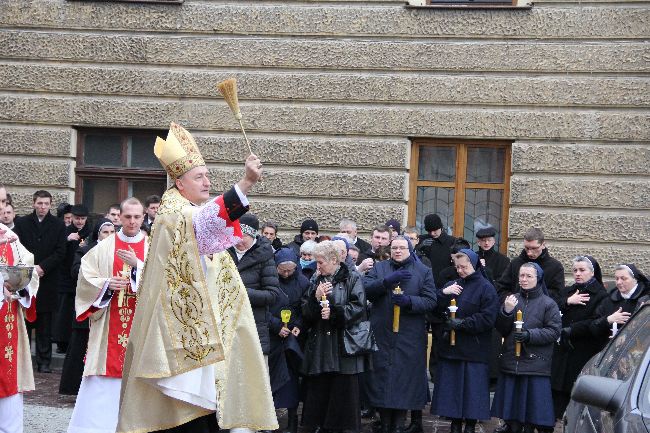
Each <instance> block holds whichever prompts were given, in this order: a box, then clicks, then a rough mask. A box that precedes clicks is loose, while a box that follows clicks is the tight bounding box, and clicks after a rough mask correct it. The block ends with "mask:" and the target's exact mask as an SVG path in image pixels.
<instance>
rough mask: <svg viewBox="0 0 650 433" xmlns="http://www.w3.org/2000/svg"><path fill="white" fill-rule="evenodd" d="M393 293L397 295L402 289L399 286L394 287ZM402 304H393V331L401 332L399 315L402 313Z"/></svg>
mask: <svg viewBox="0 0 650 433" xmlns="http://www.w3.org/2000/svg"><path fill="white" fill-rule="evenodd" d="M393 293H394V294H396V295H401V294H402V293H404V292H402V289H401V288H400V287H399V286H397V287H395V288H394V289H393ZM400 310H401V308H400V306H399V305H397V304H395V305H393V332H399V315H400Z"/></svg>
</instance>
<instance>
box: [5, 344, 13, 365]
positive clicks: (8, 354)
mask: <svg viewBox="0 0 650 433" xmlns="http://www.w3.org/2000/svg"><path fill="white" fill-rule="evenodd" d="M13 356H14V348H13V347H11V346H6V347H5V358H7V359H8V360H9V362H12V359H13Z"/></svg>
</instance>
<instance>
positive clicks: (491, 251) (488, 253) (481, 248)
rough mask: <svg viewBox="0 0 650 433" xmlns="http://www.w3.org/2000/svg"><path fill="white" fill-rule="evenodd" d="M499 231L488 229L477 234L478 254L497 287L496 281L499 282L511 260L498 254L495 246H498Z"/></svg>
mask: <svg viewBox="0 0 650 433" xmlns="http://www.w3.org/2000/svg"><path fill="white" fill-rule="evenodd" d="M496 234H497V231H496V230H495V229H494V227H486V228H483V229H480V230H479V231H477V232H476V239H478V241H477V243H478V249H477V250H476V254H478V258H479V260H481V263H483V266H484V267H485V269H486V271H487V274H488V277H489V279H490V282H491V283H492V284H493V285H494V286H495V287H496V280H498V279H499V278H500V277H501V275H503V272H504V271H505V270H506V268H507V267H508V264H510V259H509V258H508V257H506V256H505V255H503V254H501V253H500V252H498V251H497V250H496V249H495V248H494V245H495V244H496V239H495V236H496Z"/></svg>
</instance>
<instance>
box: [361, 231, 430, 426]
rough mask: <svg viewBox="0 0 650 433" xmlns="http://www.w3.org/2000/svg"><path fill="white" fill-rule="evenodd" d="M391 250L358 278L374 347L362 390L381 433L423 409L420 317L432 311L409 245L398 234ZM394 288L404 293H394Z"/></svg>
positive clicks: (426, 283) (425, 277) (423, 326)
mask: <svg viewBox="0 0 650 433" xmlns="http://www.w3.org/2000/svg"><path fill="white" fill-rule="evenodd" d="M390 250H391V259H390V260H386V261H383V262H377V263H376V264H375V266H374V267H373V268H372V269H371V270H370V271H369V272H368V275H367V276H366V277H364V278H363V285H364V287H365V290H366V295H367V296H368V300H369V301H370V302H372V313H371V315H370V323H371V324H372V329H373V330H374V332H375V337H376V339H377V345H378V346H379V351H377V352H375V353H373V358H372V365H373V371H372V372H369V373H367V374H366V375H365V377H364V381H363V387H364V391H365V396H366V398H367V400H368V403H369V405H370V406H372V407H375V408H378V409H379V415H380V417H381V431H382V432H383V433H389V432H395V431H397V432H399V431H401V430H402V429H403V428H404V419H405V417H406V411H407V410H422V409H423V408H424V406H425V405H426V404H427V401H428V400H429V388H428V380H427V374H426V361H427V353H426V351H427V322H426V318H425V315H426V314H427V313H432V312H433V311H434V309H435V307H436V286H435V284H434V282H433V274H432V271H431V268H429V267H427V266H425V265H423V264H422V263H421V262H420V261H419V259H418V258H417V256H416V255H415V254H414V252H413V247H412V246H411V244H410V241H409V240H408V239H407V238H406V237H404V236H397V237H396V238H395V239H393V241H392V242H391V246H390ZM397 286H399V287H400V289H401V291H402V292H403V294H394V292H393V290H394V289H395V287H397ZM395 305H397V306H399V307H400V319H399V331H398V332H393V307H394V306H395Z"/></svg>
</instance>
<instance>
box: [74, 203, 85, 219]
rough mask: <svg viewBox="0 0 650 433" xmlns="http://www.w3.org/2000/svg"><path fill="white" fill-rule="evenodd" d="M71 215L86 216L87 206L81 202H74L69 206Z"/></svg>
mask: <svg viewBox="0 0 650 433" xmlns="http://www.w3.org/2000/svg"><path fill="white" fill-rule="evenodd" d="M70 212H71V213H72V215H76V216H80V217H85V216H88V208H87V207H86V206H84V205H82V204H76V205H74V206H72V207H71V208H70Z"/></svg>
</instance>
